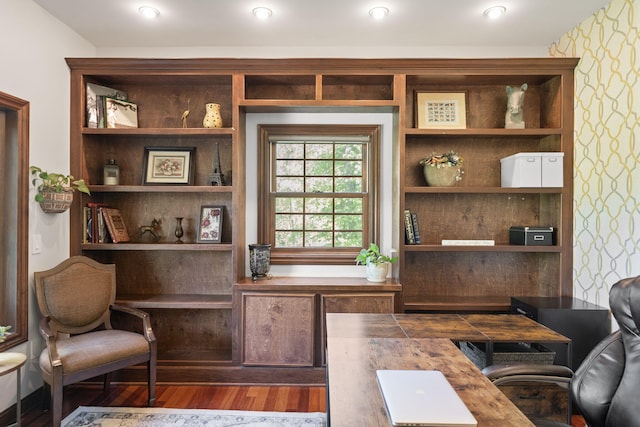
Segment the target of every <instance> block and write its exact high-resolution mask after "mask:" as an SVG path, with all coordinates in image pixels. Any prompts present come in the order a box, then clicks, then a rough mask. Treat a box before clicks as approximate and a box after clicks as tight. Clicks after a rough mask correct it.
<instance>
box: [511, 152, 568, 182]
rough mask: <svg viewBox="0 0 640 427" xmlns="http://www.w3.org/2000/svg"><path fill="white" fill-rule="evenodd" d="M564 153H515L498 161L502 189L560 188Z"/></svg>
mask: <svg viewBox="0 0 640 427" xmlns="http://www.w3.org/2000/svg"><path fill="white" fill-rule="evenodd" d="M563 156H564V153H555V152H554V153H517V154H513V155H511V156H508V157H505V158H503V159H500V178H501V179H500V185H502V186H503V187H514V188H521V187H534V188H535V187H562V157H563Z"/></svg>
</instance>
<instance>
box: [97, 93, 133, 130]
mask: <svg viewBox="0 0 640 427" xmlns="http://www.w3.org/2000/svg"><path fill="white" fill-rule="evenodd" d="M104 103H105V105H104V110H105V114H106V116H107V120H106V124H107V126H106V127H107V128H109V129H120V128H137V127H138V106H137V105H136V104H134V103H133V102H129V101H125V100H122V99H117V98H106V99H105V100H104Z"/></svg>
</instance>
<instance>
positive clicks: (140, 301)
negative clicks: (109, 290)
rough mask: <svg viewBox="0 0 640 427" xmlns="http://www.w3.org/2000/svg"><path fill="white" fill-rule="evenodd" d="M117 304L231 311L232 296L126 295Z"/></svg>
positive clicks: (117, 300)
mask: <svg viewBox="0 0 640 427" xmlns="http://www.w3.org/2000/svg"><path fill="white" fill-rule="evenodd" d="M116 303H117V304H122V305H127V306H130V307H136V308H147V309H148V308H172V309H209V310H212V309H231V295H199V294H180V295H168V294H153V295H144V294H126V295H118V296H117V297H116Z"/></svg>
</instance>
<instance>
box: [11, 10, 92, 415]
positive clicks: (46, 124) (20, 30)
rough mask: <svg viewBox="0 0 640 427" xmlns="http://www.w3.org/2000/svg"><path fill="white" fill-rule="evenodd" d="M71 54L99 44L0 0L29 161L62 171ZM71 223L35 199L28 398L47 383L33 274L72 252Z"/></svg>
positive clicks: (25, 346)
mask: <svg viewBox="0 0 640 427" xmlns="http://www.w3.org/2000/svg"><path fill="white" fill-rule="evenodd" d="M69 56H95V48H94V47H93V46H92V45H91V44H89V43H88V42H87V41H86V40H84V39H82V38H81V37H79V36H78V35H77V34H76V33H74V32H72V31H71V30H69V28H68V27H66V26H65V25H62V24H61V23H60V22H59V21H57V20H56V19H54V18H53V17H52V16H50V15H49V14H48V13H47V12H45V11H44V10H43V9H42V8H40V6H38V5H36V4H35V3H33V2H32V1H31V0H2V1H0V58H2V59H1V65H0V91H2V92H5V93H8V94H11V95H13V96H17V97H18V98H21V99H24V100H26V101H29V103H30V127H29V134H30V138H29V139H30V158H29V162H30V164H37V165H39V166H42V167H44V168H49V169H55V170H56V171H60V172H65V171H68V170H69V69H68V68H67V65H66V63H65V61H64V58H65V57H69ZM24 191H27V189H25V190H24ZM29 194H30V195H33V192H32V191H30V193H29ZM68 224H69V216H68V214H63V215H46V214H43V213H42V212H41V211H40V208H39V207H38V205H37V204H36V203H35V201H33V202H31V203H30V205H29V234H30V235H34V234H40V235H41V236H42V253H40V254H38V255H31V245H29V246H30V251H29V253H30V255H29V277H30V283H29V287H30V292H29V325H30V326H29V342H27V343H26V344H22V345H20V346H17V347H15V348H14V349H12V351H18V352H22V353H25V354H27V355H28V356H29V359H28V361H27V365H26V367H25V368H23V380H22V383H21V385H22V395H23V397H24V396H27V395H28V394H29V393H31V392H33V391H34V390H36V389H38V388H39V387H41V386H42V379H41V376H40V370H39V368H38V365H37V360H36V361H34V360H32V359H31V357H30V356H31V355H32V354H38V355H39V350H40V348H41V346H42V339H41V338H40V335H39V333H38V328H37V324H38V319H39V318H40V314H39V312H38V309H37V304H36V302H35V298H34V292H33V282H32V280H31V277H32V274H31V273H32V272H33V271H39V270H44V269H47V268H51V267H53V266H54V265H56V264H57V263H58V262H60V261H61V260H63V259H64V258H66V257H67V256H68V255H69V225H68ZM15 378H16V375H15V374H10V375H5V376H3V377H0V412H2V411H4V410H5V409H7V408H8V407H10V406H11V405H13V404H15V402H16V380H15Z"/></svg>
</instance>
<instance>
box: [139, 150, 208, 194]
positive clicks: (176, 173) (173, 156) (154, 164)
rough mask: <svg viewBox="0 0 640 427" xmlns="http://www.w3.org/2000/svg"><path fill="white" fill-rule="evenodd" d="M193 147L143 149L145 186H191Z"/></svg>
mask: <svg viewBox="0 0 640 427" xmlns="http://www.w3.org/2000/svg"><path fill="white" fill-rule="evenodd" d="M195 151H196V148H195V147H144V158H145V161H144V184H145V185H158V184H160V185H163V184H172V185H192V184H193V175H194V169H193V161H194V159H193V158H194V155H195Z"/></svg>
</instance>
